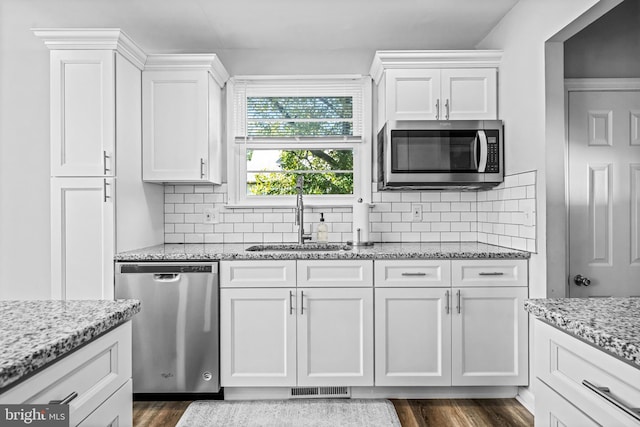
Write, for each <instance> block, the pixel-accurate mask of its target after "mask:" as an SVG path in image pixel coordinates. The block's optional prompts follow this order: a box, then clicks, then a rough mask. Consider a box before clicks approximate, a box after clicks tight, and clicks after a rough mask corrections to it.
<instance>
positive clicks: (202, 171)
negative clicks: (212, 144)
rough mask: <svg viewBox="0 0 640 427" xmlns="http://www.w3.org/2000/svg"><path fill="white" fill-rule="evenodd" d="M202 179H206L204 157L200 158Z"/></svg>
mask: <svg viewBox="0 0 640 427" xmlns="http://www.w3.org/2000/svg"><path fill="white" fill-rule="evenodd" d="M200 179H204V159H203V158H200Z"/></svg>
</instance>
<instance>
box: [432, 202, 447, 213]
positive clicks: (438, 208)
mask: <svg viewBox="0 0 640 427" xmlns="http://www.w3.org/2000/svg"><path fill="white" fill-rule="evenodd" d="M431 210H432V211H433V212H450V211H451V203H448V202H434V203H431Z"/></svg>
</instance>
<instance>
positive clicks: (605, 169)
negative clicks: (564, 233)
mask: <svg viewBox="0 0 640 427" xmlns="http://www.w3.org/2000/svg"><path fill="white" fill-rule="evenodd" d="M578 275H580V276H582V277H586V278H588V280H589V281H590V285H589V286H584V285H585V284H586V282H584V281H581V280H580V278H579V277H578V278H577V279H576V276H578ZM576 282H577V283H581V285H577V284H576ZM569 296H571V297H586V296H640V92H639V91H635V92H633V91H632V92H615V91H611V92H596V91H593V92H570V93H569Z"/></svg>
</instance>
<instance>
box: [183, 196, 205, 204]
mask: <svg viewBox="0 0 640 427" xmlns="http://www.w3.org/2000/svg"><path fill="white" fill-rule="evenodd" d="M184 202H185V203H204V195H202V194H185V195H184Z"/></svg>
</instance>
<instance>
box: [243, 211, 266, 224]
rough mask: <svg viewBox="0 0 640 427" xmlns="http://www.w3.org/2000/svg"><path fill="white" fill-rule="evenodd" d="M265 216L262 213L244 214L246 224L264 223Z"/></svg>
mask: <svg viewBox="0 0 640 427" xmlns="http://www.w3.org/2000/svg"><path fill="white" fill-rule="evenodd" d="M262 221H264V216H263V214H261V213H246V214H244V222H262Z"/></svg>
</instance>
